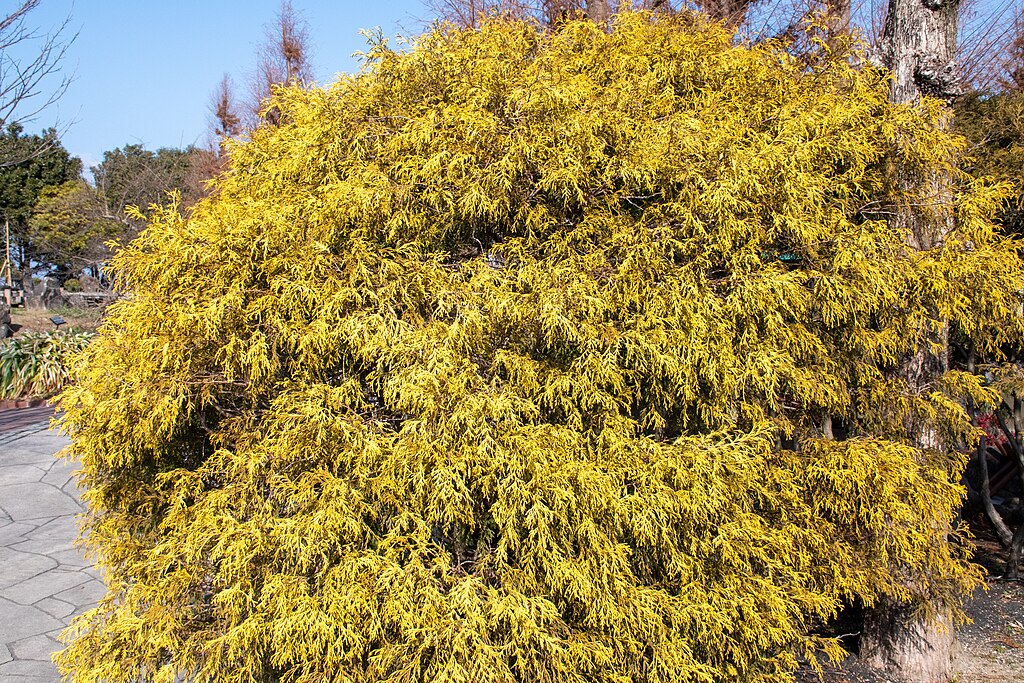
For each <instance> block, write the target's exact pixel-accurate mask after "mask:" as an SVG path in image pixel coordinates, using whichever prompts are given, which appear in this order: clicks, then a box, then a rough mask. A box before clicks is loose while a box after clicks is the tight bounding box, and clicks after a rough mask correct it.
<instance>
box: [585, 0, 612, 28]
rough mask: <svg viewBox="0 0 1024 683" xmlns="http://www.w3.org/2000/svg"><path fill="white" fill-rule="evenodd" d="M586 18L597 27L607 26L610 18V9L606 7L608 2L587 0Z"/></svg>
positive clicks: (604, 0)
mask: <svg viewBox="0 0 1024 683" xmlns="http://www.w3.org/2000/svg"><path fill="white" fill-rule="evenodd" d="M587 17H588V18H589V19H590V20H591V21H592V22H594V23H595V24H598V25H599V26H605V25H607V24H608V21H609V20H610V19H611V18H612V8H611V7H610V6H609V5H608V0H588V2H587Z"/></svg>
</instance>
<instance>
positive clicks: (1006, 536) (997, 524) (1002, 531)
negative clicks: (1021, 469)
mask: <svg viewBox="0 0 1024 683" xmlns="http://www.w3.org/2000/svg"><path fill="white" fill-rule="evenodd" d="M978 467H980V468H981V504H982V507H983V508H984V509H985V514H986V515H987V516H988V519H989V521H990V522H992V526H993V528H995V530H996V535H997V536H999V541H1000V542H1001V543H1002V544H1003V546H1005V547H1009V546H1010V544H1011V543H1012V542H1013V532H1012V531H1010V527H1008V526H1006V522H1004V521H1003V518H1002V516H1001V515H1000V514H999V511H998V510H996V506H995V505H993V504H992V485H991V481H990V479H989V474H988V449H987V448H986V447H985V437H981V444H980V445H979V446H978Z"/></svg>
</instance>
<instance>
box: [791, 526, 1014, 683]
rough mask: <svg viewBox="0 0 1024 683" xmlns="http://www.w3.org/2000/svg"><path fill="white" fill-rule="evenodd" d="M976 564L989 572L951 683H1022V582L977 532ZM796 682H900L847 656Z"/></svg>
mask: <svg viewBox="0 0 1024 683" xmlns="http://www.w3.org/2000/svg"><path fill="white" fill-rule="evenodd" d="M976 533H978V534H979V538H977V539H975V548H976V552H975V558H974V559H975V561H976V562H977V563H978V564H980V565H982V566H983V567H984V568H985V569H986V571H987V572H988V580H987V590H978V591H977V592H976V593H975V594H974V595H973V596H971V599H970V600H969V601H968V603H967V605H966V612H967V616H968V617H970V619H971V623H969V624H967V625H965V626H962V627H961V628H959V629H957V639H956V647H955V651H954V652H955V654H954V659H953V670H954V672H955V673H954V678H953V680H954V682H955V683H1024V582H1021V581H1008V580H1006V579H1004V578H1002V575H1003V572H1004V569H1005V561H1006V552H1005V551H1004V550H1003V549H1002V548H1001V547H1000V546H999V544H998V543H997V542H996V541H995V540H994V539H993V538H992V537H991V536H990V535H989V534H988V532H987V530H985V529H981V528H979V529H978V531H977V532H976ZM797 681H798V683H813V682H822V683H902V682H901V680H900V679H899V678H897V677H894V676H893V675H891V674H886V673H883V672H879V671H876V670H874V669H870V668H868V667H866V666H864V665H862V664H861V663H860V662H859V661H858V660H857V656H856V655H851V656H850V657H849V658H847V659H846V661H844V662H843V663H842V664H841V665H840V666H836V667H826V669H825V675H824V677H823V678H819V677H818V676H817V674H815V673H814V672H813V671H810V670H809V669H808V670H801V671H800V672H799V674H798V675H797Z"/></svg>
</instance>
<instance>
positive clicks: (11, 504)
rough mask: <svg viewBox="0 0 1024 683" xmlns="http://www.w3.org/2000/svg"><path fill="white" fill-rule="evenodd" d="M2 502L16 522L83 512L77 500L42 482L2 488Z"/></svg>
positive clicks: (0, 494)
mask: <svg viewBox="0 0 1024 683" xmlns="http://www.w3.org/2000/svg"><path fill="white" fill-rule="evenodd" d="M0 500H2V501H3V503H0V506H3V509H4V510H5V511H6V512H7V514H9V515H10V516H11V519H13V520H14V521H15V522H23V521H25V520H30V519H40V518H43V517H57V516H63V515H74V514H77V513H79V512H81V511H82V508H81V506H80V505H79V504H78V502H77V501H76V500H74V499H73V498H71V497H70V496H68V495H67V494H66V493H64V492H63V491H61V490H60V489H59V488H57V487H55V486H50V485H49V484H43V483H42V482H39V483H35V484H12V485H11V486H0ZM72 523H73V520H72Z"/></svg>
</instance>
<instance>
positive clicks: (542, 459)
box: [58, 13, 1021, 683]
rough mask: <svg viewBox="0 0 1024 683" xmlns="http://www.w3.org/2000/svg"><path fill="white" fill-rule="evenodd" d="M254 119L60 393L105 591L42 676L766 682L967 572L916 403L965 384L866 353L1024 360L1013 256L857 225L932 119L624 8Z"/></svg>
mask: <svg viewBox="0 0 1024 683" xmlns="http://www.w3.org/2000/svg"><path fill="white" fill-rule="evenodd" d="M274 106H276V107H278V108H279V111H280V112H281V114H282V120H281V125H280V126H277V127H265V128H262V129H260V130H258V131H255V132H254V133H253V138H252V140H251V141H250V142H248V143H245V144H239V145H237V146H235V147H234V148H233V149H232V151H231V167H230V170H229V171H228V172H227V173H226V174H225V175H224V176H223V177H221V178H219V179H218V180H217V182H216V188H215V190H216V191H215V193H214V194H213V196H212V197H211V198H209V199H207V200H205V201H203V202H201V203H200V204H198V205H197V206H196V207H195V208H194V210H192V212H191V213H190V214H189V215H188V216H187V217H182V216H180V215H179V213H178V212H177V211H176V210H175V209H174V208H173V207H171V208H169V209H164V210H154V211H153V212H152V214H151V215H150V216H149V225H148V227H147V228H146V230H145V231H144V232H143V233H142V234H141V236H140V237H139V238H138V240H136V241H135V242H134V243H132V244H131V245H130V246H128V247H127V248H125V249H124V250H122V251H121V252H120V253H119V254H118V256H117V257H116V263H115V266H116V272H117V283H118V287H119V288H120V289H121V290H122V291H125V292H130V293H131V298H130V299H127V300H123V301H119V302H118V303H116V304H115V305H114V306H112V307H111V309H110V312H109V315H108V317H107V319H106V322H105V324H104V326H103V328H102V330H101V333H100V336H99V337H98V338H97V340H96V341H95V342H94V343H93V345H92V346H91V347H90V348H89V350H88V361H87V363H86V364H85V365H84V366H83V368H82V370H81V371H80V373H79V375H78V381H77V384H76V385H75V386H74V387H72V388H70V389H69V390H67V391H66V392H65V393H64V394H63V396H62V401H61V405H62V407H63V408H64V410H66V411H67V412H66V417H65V422H64V424H65V426H66V428H67V430H68V431H69V433H70V434H71V436H72V439H73V446H72V449H73V452H74V454H75V456H76V457H77V458H79V459H80V460H81V463H82V465H83V468H84V479H83V481H84V482H85V484H86V485H87V487H88V492H87V494H86V500H87V502H88V506H89V513H88V518H87V521H86V524H85V529H86V530H87V532H88V537H87V544H88V546H89V547H90V548H91V549H92V550H93V551H94V553H95V554H96V557H97V558H98V560H99V563H100V565H101V566H102V567H103V568H104V569H105V570H106V577H107V582H108V594H107V596H106V597H105V598H104V599H103V600H102V601H101V602H100V604H99V606H98V607H97V608H96V609H94V610H92V611H90V612H88V613H87V614H85V615H83V616H82V617H81V618H79V619H77V620H76V621H75V622H74V623H73V625H72V626H71V628H70V629H69V631H68V632H67V634H66V636H67V637H68V639H69V643H70V644H69V647H68V648H67V649H66V650H65V651H63V653H62V654H61V655H60V656H59V658H58V661H59V665H60V667H61V668H62V670H63V671H64V672H65V673H72V672H73V674H74V680H76V681H134V680H137V679H139V678H141V679H142V680H147V681H150V680H151V681H164V682H167V683H170V682H171V681H173V680H175V677H176V676H184V677H185V678H186V679H187V680H190V681H217V682H218V683H224V682H233V681H239V682H241V681H294V682H296V683H298V682H311V681H346V682H360V683H363V682H365V683H370V682H377V681H403V682H404V681H424V682H426V681H451V682H455V681H465V682H473V683H491V682H495V683H497V682H502V683H505V682H513V681H520V682H523V683H527V682H529V683H540V682H544V681H551V682H558V683H562V682H569V681H577V682H583V681H586V682H588V683H590V682H602V683H605V682H606V683H612V682H615V683H622V682H625V681H649V682H655V681H658V682H666V683H667V682H669V681H672V682H674V683H675V682H682V681H756V682H758V683H762V682H765V683H766V682H769V681H780V682H781V681H790V680H792V672H793V670H794V668H795V667H796V665H797V662H798V660H799V659H800V658H804V657H813V656H814V655H815V654H816V653H818V654H820V653H821V652H823V651H824V652H826V653H829V654H833V655H834V654H837V652H838V649H839V647H838V644H837V643H835V642H833V641H829V640H826V639H821V638H815V637H813V636H812V635H810V629H811V625H812V623H814V622H815V620H816V619H827V618H829V617H831V616H833V615H834V614H835V613H836V611H837V609H839V608H840V607H841V605H843V604H844V603H847V602H851V601H855V600H859V601H863V602H864V603H867V604H871V603H872V602H873V601H875V600H876V599H877V598H879V597H880V596H882V595H889V596H895V597H898V598H900V599H906V600H911V599H913V600H916V601H918V603H919V604H920V605H921V606H922V608H923V609H935V608H937V607H938V606H941V605H944V604H955V603H956V602H957V600H958V596H959V595H961V594H962V593H963V592H964V591H966V590H969V589H971V588H972V587H973V586H975V585H976V584H977V582H978V579H979V577H978V575H977V573H976V571H975V570H974V569H972V568H971V566H970V565H969V564H968V563H967V562H966V560H965V557H964V553H965V551H964V549H963V547H962V546H961V545H959V544H956V543H951V542H949V540H948V539H947V538H946V537H945V535H944V534H942V533H940V530H942V529H946V528H949V525H950V524H951V522H952V518H953V514H954V510H955V509H956V507H957V506H958V503H959V501H960V496H961V490H960V488H959V486H958V485H956V483H955V482H956V481H958V479H959V472H960V468H961V467H962V465H963V463H962V459H961V458H959V457H956V456H947V455H943V454H941V453H924V452H920V451H918V450H916V449H914V448H912V447H911V446H910V445H909V443H910V441H909V437H908V434H907V420H908V417H909V416H914V418H915V419H916V420H918V421H920V420H924V421H927V422H928V423H929V424H932V425H934V426H935V428H936V429H938V430H940V433H941V434H942V435H943V436H944V437H945V438H946V439H947V440H948V442H949V443H950V444H951V445H952V444H953V443H954V442H955V441H956V440H963V439H967V438H970V436H971V434H972V431H971V428H970V425H969V420H968V419H967V417H966V415H965V414H964V411H963V410H962V409H961V408H960V404H959V403H958V400H959V398H960V397H961V396H962V395H971V396H974V397H975V399H976V400H978V401H984V400H991V398H992V397H991V396H987V395H986V393H985V390H984V389H983V388H982V387H981V384H980V383H979V382H978V381H977V380H976V379H975V378H974V377H973V376H971V375H969V374H967V373H963V372H957V371H955V370H951V371H950V373H948V374H947V375H946V376H945V377H944V378H943V381H942V384H941V385H939V386H935V387H934V390H933V391H932V392H931V393H929V394H928V395H924V396H915V395H910V394H909V393H908V392H907V391H906V387H905V385H903V384H902V383H901V381H900V380H899V379H898V367H899V363H900V361H901V359H902V358H903V357H905V356H906V355H907V354H910V353H912V352H913V351H914V350H915V348H916V344H917V343H918V342H919V340H921V339H924V338H926V336H927V334H926V332H927V330H928V329H929V328H933V329H934V328H936V326H938V325H941V324H944V323H945V321H949V324H950V325H952V326H953V327H954V328H955V329H956V330H957V333H958V334H961V335H963V336H964V337H965V338H966V337H969V338H971V339H972V340H973V342H974V344H975V347H976V348H977V349H978V352H979V353H980V354H982V355H984V354H986V353H989V354H991V353H994V352H995V351H996V350H997V349H998V346H999V345H1000V344H1002V343H1006V342H1007V341H1008V340H1012V339H1016V338H1018V336H1019V332H1020V321H1019V319H1018V317H1017V306H1018V305H1019V302H1020V296H1019V291H1020V289H1021V277H1020V261H1019V259H1018V255H1017V251H1016V245H1015V244H1013V243H1011V242H1008V241H1006V240H1005V239H1004V238H1001V237H998V236H996V235H995V234H994V233H993V230H992V226H991V224H990V222H989V221H988V219H987V218H986V216H987V215H988V214H989V213H990V212H991V211H992V210H993V208H994V206H995V205H996V204H997V203H998V201H1000V199H1001V197H1002V196H1003V194H1004V191H1003V190H1002V189H1000V188H987V187H984V186H981V185H977V184H972V183H970V182H968V181H967V180H966V179H965V178H964V177H963V176H959V175H958V176H956V177H957V179H958V181H960V182H962V184H963V186H962V188H960V190H961V191H960V193H959V194H958V205H957V211H958V217H959V219H958V223H957V227H956V229H955V230H953V231H952V232H951V233H950V235H949V238H948V239H947V240H946V242H945V243H944V244H943V245H940V246H939V247H937V248H936V249H933V250H931V251H927V252H915V251H911V250H908V249H907V248H906V247H905V246H904V242H903V235H901V234H898V232H897V231H896V230H894V229H893V228H891V227H890V225H889V223H888V222H887V218H888V216H889V213H890V208H891V206H892V205H894V203H895V202H897V201H914V200H923V199H926V195H925V194H924V193H926V192H927V188H921V190H920V192H921V196H920V197H906V196H903V197H895V196H893V190H892V188H893V187H895V185H894V184H893V183H892V177H891V174H892V169H893V168H894V167H895V166H898V165H909V166H915V167H919V168H921V169H925V170H927V169H929V168H936V167H938V166H941V165H943V164H948V163H949V160H950V159H952V158H953V157H954V156H955V155H956V153H957V152H958V150H959V149H960V148H961V143H960V142H959V141H958V140H957V139H955V138H953V137H951V136H950V135H948V134H946V133H943V132H941V131H938V130H936V129H935V127H934V126H933V125H932V123H933V122H932V121H931V120H930V119H934V117H936V116H938V115H939V110H938V108H937V107H936V106H934V105H933V104H931V103H927V102H926V103H925V104H923V105H922V106H921V107H920V108H917V109H911V108H907V107H894V106H892V105H890V104H888V102H887V100H886V84H885V83H884V81H883V78H882V77H881V76H880V75H878V74H875V73H873V72H871V71H870V70H861V71H858V70H853V69H851V68H850V67H848V66H847V65H846V64H845V62H843V61H836V62H835V63H829V62H828V61H827V60H826V61H823V62H822V63H821V64H817V65H812V66H810V67H808V66H807V65H806V64H804V63H796V62H795V61H794V60H793V59H791V58H790V57H788V56H787V55H786V54H785V53H784V52H783V51H782V50H781V49H779V48H778V47H777V46H774V45H770V44H768V45H760V46H755V47H734V46H732V45H731V44H730V36H729V35H728V34H727V33H726V32H725V31H724V30H723V29H721V28H720V27H716V26H708V25H705V24H703V23H701V22H699V21H698V22H694V20H693V19H692V18H678V17H661V16H659V17H656V18H652V17H650V16H647V15H642V14H628V13H622V14H620V15H619V16H618V18H617V19H616V24H615V26H614V30H613V31H611V32H610V34H606V33H604V32H602V31H601V30H599V29H598V28H597V27H595V26H593V25H591V24H588V23H586V22H568V23H566V24H565V25H564V26H562V27H561V28H560V30H559V31H558V32H555V33H538V32H537V31H536V30H535V29H533V28H531V27H530V26H527V25H524V24H519V23H515V22H504V21H492V22H491V23H488V24H487V25H485V26H484V27H483V28H482V29H481V30H479V31H456V30H449V29H444V28H440V29H437V30H435V31H434V32H432V33H429V34H427V35H424V36H422V37H421V38H419V39H417V41H416V42H415V43H414V45H413V46H412V47H411V49H410V50H409V51H408V52H406V53H397V52H393V51H391V50H389V49H388V48H387V47H386V46H385V45H382V44H381V45H376V46H374V48H373V49H372V51H371V52H370V54H369V56H368V61H367V66H366V68H365V69H364V71H363V72H362V73H360V74H359V75H357V76H354V77H344V78H342V79H341V80H339V81H338V82H337V83H335V84H334V85H332V86H331V87H330V88H328V89H326V90H312V91H307V90H300V89H283V90H280V91H279V92H278V93H277V94H276V99H275V102H274ZM924 175H926V174H925V173H922V176H924ZM967 273H970V274H971V278H970V281H968V280H967V278H966V277H965V274H967ZM829 416H831V418H832V419H833V421H834V424H835V425H836V430H837V431H840V432H841V434H840V436H844V438H840V439H835V440H830V439H827V438H824V437H823V435H822V433H821V425H822V423H823V421H824V420H825V418H826V417H829Z"/></svg>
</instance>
